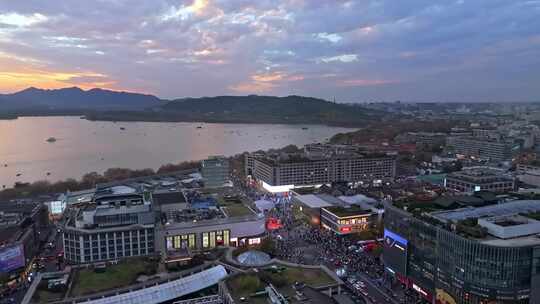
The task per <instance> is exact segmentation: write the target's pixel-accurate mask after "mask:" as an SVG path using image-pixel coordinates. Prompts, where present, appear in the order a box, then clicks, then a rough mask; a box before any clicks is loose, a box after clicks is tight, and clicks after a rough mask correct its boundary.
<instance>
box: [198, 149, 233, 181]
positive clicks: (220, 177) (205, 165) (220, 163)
mask: <svg viewBox="0 0 540 304" xmlns="http://www.w3.org/2000/svg"><path fill="white" fill-rule="evenodd" d="M201 166H202V168H201V174H202V176H203V178H204V185H205V187H208V188H218V187H223V185H224V184H225V183H226V182H227V181H229V160H228V159H227V158H225V157H223V156H212V157H209V158H208V159H205V160H203V161H202V163H201Z"/></svg>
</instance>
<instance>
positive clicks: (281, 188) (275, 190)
mask: <svg viewBox="0 0 540 304" xmlns="http://www.w3.org/2000/svg"><path fill="white" fill-rule="evenodd" d="M262 186H263V188H264V189H265V190H266V191H268V192H270V193H281V192H289V191H291V190H292V189H294V185H281V186H272V185H269V184H267V183H265V182H262Z"/></svg>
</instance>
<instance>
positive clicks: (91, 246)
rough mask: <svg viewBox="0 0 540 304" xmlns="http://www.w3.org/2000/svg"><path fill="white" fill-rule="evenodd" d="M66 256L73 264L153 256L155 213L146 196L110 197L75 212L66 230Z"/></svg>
mask: <svg viewBox="0 0 540 304" xmlns="http://www.w3.org/2000/svg"><path fill="white" fill-rule="evenodd" d="M63 238H64V256H65V259H66V261H68V262H70V263H74V264H84V263H94V262H99V261H106V260H115V259H121V258H124V257H134V256H146V255H152V254H154V251H155V250H154V212H153V211H152V205H151V203H150V202H149V201H146V200H145V199H144V195H143V194H139V193H132V194H109V195H99V196H98V197H95V198H94V200H93V201H92V203H90V204H86V205H85V206H82V207H80V208H77V209H74V211H73V214H72V215H71V217H70V218H68V219H67V220H66V224H65V225H64V227H63Z"/></svg>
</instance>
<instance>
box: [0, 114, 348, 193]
mask: <svg viewBox="0 0 540 304" xmlns="http://www.w3.org/2000/svg"><path fill="white" fill-rule="evenodd" d="M199 126H200V127H202V128H197V127H199ZM303 127H307V128H308V129H307V130H303V129H302V128H303ZM121 128H123V130H122V129H121ZM351 130H352V129H348V128H337V127H327V126H314V125H309V126H308V125H268V124H258V125H256V124H209V123H166V122H117V123H113V122H95V121H88V120H84V119H80V118H79V117H22V118H19V119H17V120H0V188H1V187H2V186H3V185H5V186H6V187H12V186H13V184H14V183H15V182H17V181H20V182H33V181H36V180H45V179H47V180H50V181H57V180H61V179H66V178H70V177H72V178H77V179H79V178H80V177H82V175H84V174H85V173H88V172H92V171H96V172H99V173H102V172H103V171H105V170H106V169H108V168H112V167H122V168H132V169H142V168H153V169H157V168H158V167H159V166H161V165H163V164H166V163H178V162H182V161H186V160H199V159H203V158H206V157H208V156H209V155H227V156H230V155H234V154H237V153H241V152H244V151H256V150H260V149H263V150H266V149H270V148H280V147H283V146H286V145H288V144H295V145H298V146H302V145H305V144H308V143H312V142H319V141H324V140H325V139H327V138H329V137H331V136H332V135H334V134H336V133H340V132H347V131H351ZM49 137H54V138H56V139H57V141H56V142H53V143H49V142H47V139H48V138H49ZM6 164H7V167H5V165H6ZM47 172H49V173H50V175H49V176H47ZM17 174H20V175H19V176H17Z"/></svg>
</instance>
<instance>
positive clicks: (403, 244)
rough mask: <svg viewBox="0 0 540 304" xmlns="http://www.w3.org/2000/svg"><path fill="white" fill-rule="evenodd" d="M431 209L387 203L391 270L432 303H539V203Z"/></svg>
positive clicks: (386, 256) (388, 267) (387, 259)
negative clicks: (425, 209) (424, 209)
mask: <svg viewBox="0 0 540 304" xmlns="http://www.w3.org/2000/svg"><path fill="white" fill-rule="evenodd" d="M423 204H424V205H425V202H423ZM433 206H434V204H430V207H429V211H422V210H423V209H422V204H421V203H418V204H417V205H407V206H402V205H400V204H397V203H396V204H394V205H390V204H388V205H387V206H385V207H386V209H385V219H384V224H385V232H384V238H385V241H384V252H383V259H384V263H385V269H386V271H387V274H388V275H390V276H392V277H394V278H395V279H396V280H398V281H400V282H401V283H403V284H404V285H406V286H407V287H409V288H411V289H412V290H414V291H415V292H417V293H418V295H419V296H421V297H423V298H425V299H426V300H427V301H429V302H432V303H435V301H437V303H459V304H461V303H463V304H465V303H466V304H481V303H499V304H506V303H508V304H510V303H513V304H516V303H517V304H520V303H522V304H524V303H531V304H532V303H540V238H539V237H538V236H539V235H540V221H538V220H537V219H538V215H539V214H540V201H512V202H506V203H499V204H494V205H487V206H482V207H473V206H465V208H463V206H461V205H460V206H459V208H457V209H453V210H448V208H447V207H448V206H445V207H446V208H442V209H441V210H440V211H434V210H433ZM405 209H406V210H408V211H406V210H405Z"/></svg>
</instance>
